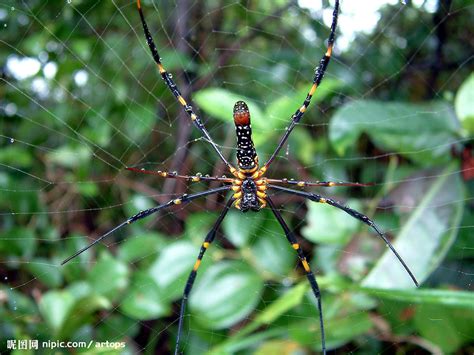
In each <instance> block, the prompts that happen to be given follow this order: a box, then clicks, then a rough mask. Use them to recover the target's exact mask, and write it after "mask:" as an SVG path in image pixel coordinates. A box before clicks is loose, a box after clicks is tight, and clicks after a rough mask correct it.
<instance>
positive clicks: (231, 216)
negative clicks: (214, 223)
mask: <svg viewBox="0 0 474 355" xmlns="http://www.w3.org/2000/svg"><path fill="white" fill-rule="evenodd" d="M262 223H263V219H262V216H261V214H260V213H259V214H258V215H256V214H248V213H247V214H244V213H242V212H240V211H235V210H231V211H229V213H228V214H227V216H226V218H225V219H224V222H222V229H223V230H224V233H225V235H226V238H227V239H228V240H230V241H231V242H232V244H234V245H235V246H237V247H243V246H244V245H247V244H249V242H250V238H251V237H252V236H255V235H256V234H257V230H258V228H259V227H260V226H261V225H262Z"/></svg>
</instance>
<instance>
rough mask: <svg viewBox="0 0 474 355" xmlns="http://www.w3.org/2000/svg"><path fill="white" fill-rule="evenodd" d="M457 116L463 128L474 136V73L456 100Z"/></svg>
mask: <svg viewBox="0 0 474 355" xmlns="http://www.w3.org/2000/svg"><path fill="white" fill-rule="evenodd" d="M454 108H455V110H456V114H457V116H458V118H459V120H460V121H461V125H462V126H463V128H464V129H465V130H466V131H467V132H468V133H469V134H471V135H472V134H474V73H471V75H469V77H468V78H467V79H466V80H465V81H464V82H463V83H462V85H461V86H460V88H459V90H458V92H457V93H456V98H455V100H454Z"/></svg>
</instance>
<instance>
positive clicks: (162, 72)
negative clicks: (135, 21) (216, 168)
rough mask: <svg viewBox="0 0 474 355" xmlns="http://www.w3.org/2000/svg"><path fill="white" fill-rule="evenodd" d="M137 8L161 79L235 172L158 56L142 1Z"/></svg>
mask: <svg viewBox="0 0 474 355" xmlns="http://www.w3.org/2000/svg"><path fill="white" fill-rule="evenodd" d="M137 8H138V12H139V13H140V20H141V22H142V25H143V31H144V32H145V37H146V41H147V44H148V47H149V48H150V51H151V55H152V57H153V59H154V60H155V63H156V64H157V66H158V70H159V72H160V75H161V77H162V78H163V80H164V82H165V83H166V86H168V88H169V89H170V91H171V92H172V93H173V95H174V96H175V97H176V100H178V102H179V103H180V104H181V106H183V109H184V111H185V112H186V113H187V114H188V116H189V117H190V118H191V121H192V122H193V124H194V125H195V126H196V127H197V129H199V130H200V131H201V134H202V135H203V136H204V137H205V138H206V139H207V141H208V142H209V143H210V144H211V145H212V147H213V148H214V150H215V151H216V152H217V154H218V155H219V157H220V158H221V160H222V161H223V162H224V163H225V165H227V167H228V168H229V169H230V170H231V171H235V168H234V167H233V166H232V165H231V164H230V163H229V162H228V161H227V159H226V158H224V155H222V153H221V151H220V150H219V148H218V147H217V144H216V143H215V142H214V141H213V140H212V138H211V136H210V135H209V132H208V131H207V129H206V127H204V123H202V121H201V118H200V117H199V116H198V115H197V114H196V113H195V112H194V110H193V107H192V106H191V105H189V104H188V103H187V102H186V100H185V99H184V98H183V96H182V95H181V92H180V91H179V88H178V86H177V85H176V83H175V82H174V80H173V75H171V74H170V73H168V72H167V71H166V69H165V68H164V66H163V64H162V63H161V57H160V55H159V54H158V50H157V48H156V44H155V42H154V41H153V37H152V36H151V33H150V30H149V29H148V25H147V23H146V21H145V16H144V15H143V11H142V7H141V3H140V0H137Z"/></svg>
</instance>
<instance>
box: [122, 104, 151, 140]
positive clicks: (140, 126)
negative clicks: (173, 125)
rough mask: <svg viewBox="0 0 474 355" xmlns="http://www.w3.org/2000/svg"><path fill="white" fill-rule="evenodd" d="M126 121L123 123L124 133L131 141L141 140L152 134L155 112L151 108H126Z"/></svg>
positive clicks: (134, 106) (135, 106) (136, 106)
mask: <svg viewBox="0 0 474 355" xmlns="http://www.w3.org/2000/svg"><path fill="white" fill-rule="evenodd" d="M127 113H128V114H127V116H128V119H127V120H126V121H125V132H127V133H126V134H127V136H128V137H129V138H130V139H132V140H133V141H138V142H141V139H143V138H144V137H146V136H148V135H149V134H150V133H151V132H152V128H153V125H154V124H155V122H156V118H157V117H156V112H155V109H154V107H153V106H141V105H140V106H139V105H133V106H130V107H128V111H127Z"/></svg>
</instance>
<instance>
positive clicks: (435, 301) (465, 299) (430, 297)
mask: <svg viewBox="0 0 474 355" xmlns="http://www.w3.org/2000/svg"><path fill="white" fill-rule="evenodd" d="M359 290H360V291H362V292H365V293H367V294H370V295H373V296H376V297H377V298H381V299H387V300H392V301H397V302H406V303H409V304H423V305H427V304H430V305H436V306H437V307H443V308H445V307H457V308H464V309H466V310H470V311H474V293H472V292H466V291H452V290H435V289H413V290H390V291H386V290H381V289H378V288H368V287H361V288H359Z"/></svg>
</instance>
